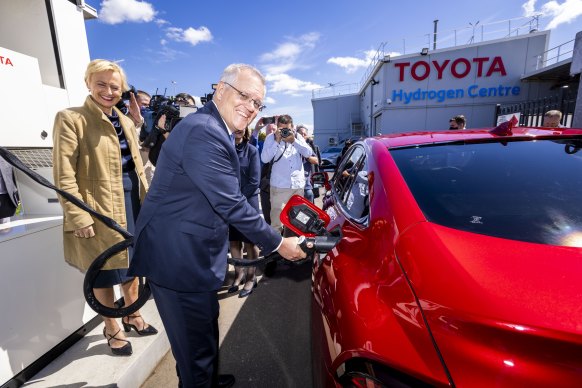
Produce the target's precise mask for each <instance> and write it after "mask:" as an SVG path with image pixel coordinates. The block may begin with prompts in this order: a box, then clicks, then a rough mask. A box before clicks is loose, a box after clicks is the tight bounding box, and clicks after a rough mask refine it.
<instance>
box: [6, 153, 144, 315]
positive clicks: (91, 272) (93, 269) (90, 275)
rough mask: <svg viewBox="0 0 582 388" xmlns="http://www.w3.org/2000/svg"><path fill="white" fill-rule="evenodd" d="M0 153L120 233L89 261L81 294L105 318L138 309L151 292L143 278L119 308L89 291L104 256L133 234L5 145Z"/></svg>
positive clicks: (123, 246) (122, 245) (128, 241)
mask: <svg viewBox="0 0 582 388" xmlns="http://www.w3.org/2000/svg"><path fill="white" fill-rule="evenodd" d="M0 156H2V157H3V158H4V160H6V161H7V162H8V163H9V164H11V165H12V166H13V167H15V168H17V169H19V170H20V171H22V172H23V173H25V174H26V175H28V176H29V177H30V178H31V179H32V180H34V181H35V182H37V183H39V184H40V185H42V186H44V187H47V188H49V189H51V190H54V191H56V192H57V193H58V194H60V195H61V196H62V197H64V198H65V199H67V200H68V201H70V202H71V203H73V204H74V205H76V206H77V207H79V208H81V209H83V210H85V211H86V212H87V213H89V214H91V215H92V216H93V217H94V218H96V219H97V220H99V221H101V222H103V223H104V224H105V225H106V226H107V227H109V228H111V229H113V230H115V231H116V232H118V233H119V234H121V236H122V237H123V238H124V240H123V241H120V242H118V243H117V244H115V245H113V246H111V247H109V248H107V249H106V250H105V251H103V253H101V254H100V255H99V256H97V258H96V259H95V260H94V261H93V263H91V265H90V266H89V268H88V269H87V272H86V273H85V279H84V281H83V294H84V295H85V300H86V301H87V304H88V305H89V307H91V308H92V309H93V310H94V311H95V312H96V313H98V314H100V315H103V316H105V317H108V318H121V317H125V316H126V315H130V314H133V313H134V312H136V311H137V310H139V309H140V308H141V307H142V306H143V305H144V304H145V303H146V302H147V300H148V299H149V297H150V295H151V290H150V288H149V285H148V283H147V280H143V279H142V278H141V277H140V278H139V288H138V297H137V300H136V301H135V302H133V303H132V304H131V305H129V306H127V307H122V308H112V307H107V306H105V305H103V304H102V303H100V302H99V301H98V300H97V298H96V297H95V294H94V292H93V284H94V283H95V279H96V278H97V275H98V274H99V271H100V270H101V269H102V268H103V266H104V265H105V264H106V263H107V260H109V258H110V257H112V256H113V255H115V254H116V253H118V252H121V251H123V250H125V249H127V248H128V247H129V246H131V245H133V235H132V234H131V233H130V232H128V231H127V230H125V229H124V228H122V227H121V225H119V224H118V223H117V222H116V221H115V220H113V219H111V218H109V217H107V216H104V215H103V214H101V213H98V212H97V211H95V210H94V209H92V208H91V207H90V206H89V205H87V204H86V203H85V202H83V201H81V200H80V199H78V198H77V197H75V196H74V195H71V194H70V193H68V192H66V191H63V190H61V189H59V188H57V187H56V186H54V185H53V184H52V183H50V182H49V181H47V180H46V179H45V178H43V177H42V176H40V175H39V174H37V173H36V172H34V171H32V170H31V169H30V168H28V167H27V166H26V165H25V164H24V163H22V161H21V160H20V159H18V157H16V155H14V154H13V153H11V152H10V151H8V150H7V149H5V148H3V147H0Z"/></svg>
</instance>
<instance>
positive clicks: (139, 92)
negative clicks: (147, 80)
mask: <svg viewBox="0 0 582 388" xmlns="http://www.w3.org/2000/svg"><path fill="white" fill-rule="evenodd" d="M136 94H137V95H140V94H144V95H146V96H148V97H149V98H152V96H150V94H149V93H148V92H144V91H143V90H138V91H137V93H136ZM136 97H137V96H136Z"/></svg>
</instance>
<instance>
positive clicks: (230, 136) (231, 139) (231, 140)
mask: <svg viewBox="0 0 582 388" xmlns="http://www.w3.org/2000/svg"><path fill="white" fill-rule="evenodd" d="M228 137H229V138H230V142H231V143H232V145H234V133H231V134H230V135H228Z"/></svg>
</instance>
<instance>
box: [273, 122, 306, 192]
mask: <svg viewBox="0 0 582 388" xmlns="http://www.w3.org/2000/svg"><path fill="white" fill-rule="evenodd" d="M291 136H292V135H291ZM285 145H286V147H285ZM311 154H312V150H311V147H310V146H309V144H307V143H306V142H305V139H303V137H302V136H301V135H299V134H296V135H295V141H294V142H293V143H286V142H284V141H283V140H281V141H280V142H279V143H277V142H276V141H275V134H273V133H271V134H269V135H268V136H267V138H266V139H265V144H264V145H263V151H262V152H261V161H262V162H263V163H269V162H270V161H271V160H273V161H274V160H277V159H278V161H277V162H276V163H273V168H272V169H271V181H270V182H271V186H273V187H277V188H280V189H302V188H304V187H305V174H304V172H303V160H302V159H301V157H305V158H308V157H310V156H311ZM281 155H283V156H282V157H281V158H280V159H279V157H280V156H281Z"/></svg>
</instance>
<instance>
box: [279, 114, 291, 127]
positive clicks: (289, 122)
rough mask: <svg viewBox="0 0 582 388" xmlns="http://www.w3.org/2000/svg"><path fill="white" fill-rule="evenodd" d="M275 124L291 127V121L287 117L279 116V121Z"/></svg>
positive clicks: (289, 117)
mask: <svg viewBox="0 0 582 388" xmlns="http://www.w3.org/2000/svg"><path fill="white" fill-rule="evenodd" d="M277 123H279V124H291V125H293V119H292V118H291V116H289V115H281V116H279V120H278V121H277Z"/></svg>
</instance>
